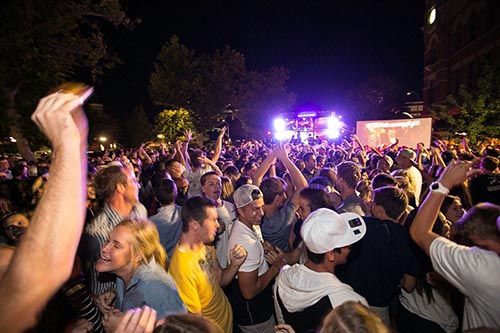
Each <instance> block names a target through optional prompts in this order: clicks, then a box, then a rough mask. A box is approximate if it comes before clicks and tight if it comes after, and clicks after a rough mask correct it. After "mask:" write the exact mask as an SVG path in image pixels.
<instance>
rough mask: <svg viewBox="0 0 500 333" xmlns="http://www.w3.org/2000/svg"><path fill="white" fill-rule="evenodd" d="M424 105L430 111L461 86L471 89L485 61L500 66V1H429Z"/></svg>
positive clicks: (425, 35)
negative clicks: (430, 108) (434, 104)
mask: <svg viewBox="0 0 500 333" xmlns="http://www.w3.org/2000/svg"><path fill="white" fill-rule="evenodd" d="M425 3H426V13H425V15H426V19H425V26H424V28H423V29H424V41H425V49H424V57H425V60H424V82H423V102H424V108H425V109H427V108H428V107H429V106H430V105H431V104H433V103H436V102H442V101H444V100H445V99H446V97H447V96H448V95H455V96H456V95H457V93H458V89H459V88H460V86H461V85H465V86H466V87H467V88H471V87H473V85H474V82H475V79H476V78H477V74H478V73H479V72H480V71H481V65H482V64H483V63H484V62H483V60H487V61H489V62H493V63H497V64H499V63H500V1H498V0H426V2H425Z"/></svg>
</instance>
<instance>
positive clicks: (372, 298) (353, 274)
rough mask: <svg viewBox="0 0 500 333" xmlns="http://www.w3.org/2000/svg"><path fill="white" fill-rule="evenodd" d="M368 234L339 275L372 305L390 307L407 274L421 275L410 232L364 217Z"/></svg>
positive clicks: (341, 266) (396, 225)
mask: <svg viewBox="0 0 500 333" xmlns="http://www.w3.org/2000/svg"><path fill="white" fill-rule="evenodd" d="M363 219H364V220H365V222H366V234H365V236H364V237H363V238H362V239H361V240H360V241H359V242H357V243H354V244H353V245H352V248H351V253H350V254H349V256H348V257H347V262H346V263H345V264H344V265H340V266H337V267H336V268H335V275H336V276H337V277H338V278H339V279H340V280H341V281H342V282H344V283H346V284H348V285H350V286H351V287H352V288H353V289H354V291H356V292H357V293H358V294H360V295H361V296H363V297H365V298H366V300H367V301H368V304H370V305H371V306H378V307H386V306H389V303H390V301H391V299H392V298H393V297H394V295H395V294H396V293H397V292H398V286H399V283H400V281H401V279H402V278H403V275H404V274H407V275H410V276H417V272H418V262H417V259H416V257H415V255H414V254H413V252H412V250H411V248H410V237H409V234H408V230H407V229H406V228H405V227H403V226H401V225H399V224H397V223H395V222H392V221H385V220H379V219H376V218H374V217H364V218H363Z"/></svg>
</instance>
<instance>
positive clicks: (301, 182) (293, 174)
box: [275, 145, 308, 207]
mask: <svg viewBox="0 0 500 333" xmlns="http://www.w3.org/2000/svg"><path fill="white" fill-rule="evenodd" d="M275 150H276V157H277V158H278V159H279V160H280V161H281V162H283V164H284V165H285V167H286V169H287V170H288V172H289V173H290V178H292V182H293V183H294V184H295V191H294V192H293V197H292V198H291V199H290V201H291V202H292V203H293V204H294V205H295V207H298V205H299V196H300V191H302V190H303V189H304V188H306V187H307V186H308V184H307V180H306V179H305V177H304V175H303V174H302V172H300V170H299V169H298V168H297V166H296V165H295V163H293V162H292V161H291V160H290V158H289V157H288V150H287V149H286V148H285V146H284V145H278V146H277V147H276V149H275Z"/></svg>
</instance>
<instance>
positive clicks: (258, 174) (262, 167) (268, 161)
mask: <svg viewBox="0 0 500 333" xmlns="http://www.w3.org/2000/svg"><path fill="white" fill-rule="evenodd" d="M275 161H276V154H275V153H274V150H272V151H271V152H270V153H269V154H268V155H267V157H266V158H265V159H264V160H263V161H262V163H260V164H259V167H258V168H257V170H255V173H254V174H253V176H252V183H253V184H254V185H255V186H260V183H261V182H262V179H263V178H264V175H265V174H266V172H267V170H269V168H270V167H271V166H272V165H273V164H274V162H275Z"/></svg>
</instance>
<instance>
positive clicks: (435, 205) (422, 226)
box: [410, 161, 474, 254]
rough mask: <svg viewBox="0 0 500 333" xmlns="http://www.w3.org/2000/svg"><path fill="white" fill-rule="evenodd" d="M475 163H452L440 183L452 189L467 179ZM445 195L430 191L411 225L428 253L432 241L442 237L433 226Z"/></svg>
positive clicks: (421, 245) (413, 234)
mask: <svg viewBox="0 0 500 333" xmlns="http://www.w3.org/2000/svg"><path fill="white" fill-rule="evenodd" d="M473 163H474V161H467V162H458V163H451V164H450V165H449V166H448V167H446V169H445V170H444V172H443V173H442V174H441V176H440V177H439V179H438V183H440V184H441V185H442V186H444V188H445V189H448V190H451V189H452V188H453V187H454V186H456V185H459V184H461V183H462V182H464V181H465V179H466V178H467V174H468V172H469V170H470V168H471V166H472V165H473ZM445 197H446V194H444V193H439V192H433V191H429V194H427V197H426V198H425V200H424V202H423V203H422V205H421V206H420V207H419V209H418V212H417V215H416V216H415V219H414V220H413V223H412V225H411V227H410V236H411V237H412V238H413V240H414V241H415V242H416V243H417V244H418V246H420V247H421V248H422V250H424V251H425V253H427V254H429V249H430V246H431V243H432V241H433V240H434V239H436V238H438V237H441V236H440V235H438V234H436V233H434V232H433V231H432V227H433V226H434V222H435V221H436V219H437V217H438V214H439V208H440V207H441V204H442V203H443V200H444V198H445Z"/></svg>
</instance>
